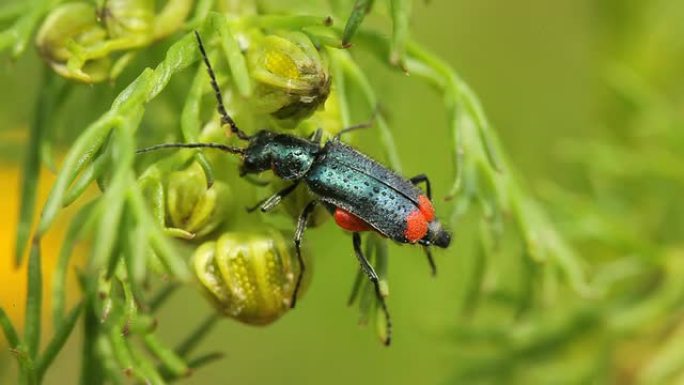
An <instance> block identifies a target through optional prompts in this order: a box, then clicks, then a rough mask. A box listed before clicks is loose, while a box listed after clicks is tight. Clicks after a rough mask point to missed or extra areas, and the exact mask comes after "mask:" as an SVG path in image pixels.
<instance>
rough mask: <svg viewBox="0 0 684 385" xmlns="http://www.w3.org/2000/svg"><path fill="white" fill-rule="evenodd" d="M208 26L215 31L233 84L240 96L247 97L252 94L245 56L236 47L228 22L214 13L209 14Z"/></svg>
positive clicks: (222, 16)
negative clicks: (211, 26) (226, 60)
mask: <svg viewBox="0 0 684 385" xmlns="http://www.w3.org/2000/svg"><path fill="white" fill-rule="evenodd" d="M210 18H211V19H210V20H211V23H210V25H213V27H214V28H215V30H216V33H217V35H218V38H219V40H220V41H221V47H222V48H223V53H224V54H225V55H226V59H228V66H229V67H230V73H231V74H232V75H233V82H234V83H235V86H236V87H237V89H238V92H239V93H240V95H242V96H244V97H249V96H250V95H251V94H252V82H251V80H250V78H249V71H248V70H247V62H246V60H245V56H244V55H243V54H242V51H241V50H240V47H239V46H238V43H237V40H235V36H234V35H233V33H232V31H231V30H230V26H229V25H228V21H227V19H226V17H225V16H224V15H221V14H219V13H216V12H212V13H211V14H210Z"/></svg>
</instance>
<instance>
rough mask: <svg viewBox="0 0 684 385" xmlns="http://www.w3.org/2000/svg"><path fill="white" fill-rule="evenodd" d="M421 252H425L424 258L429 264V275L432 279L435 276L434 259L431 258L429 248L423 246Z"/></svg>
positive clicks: (435, 266)
mask: <svg viewBox="0 0 684 385" xmlns="http://www.w3.org/2000/svg"><path fill="white" fill-rule="evenodd" d="M423 250H424V251H425V256H427V260H428V263H429V264H430V273H431V274H432V276H433V277H434V276H436V275H437V265H436V264H435V260H434V258H432V251H430V247H429V246H423Z"/></svg>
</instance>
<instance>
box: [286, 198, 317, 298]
mask: <svg viewBox="0 0 684 385" xmlns="http://www.w3.org/2000/svg"><path fill="white" fill-rule="evenodd" d="M317 203H318V201H311V202H309V204H307V205H306V207H304V210H303V211H302V213H301V214H300V215H299V220H297V229H296V230H295V234H294V244H295V252H296V253H297V262H299V274H298V275H297V283H295V288H294V291H293V292H292V300H291V301H290V308H294V307H295V305H296V304H297V295H298V294H299V287H300V286H301V284H302V277H303V276H304V270H305V269H306V266H305V265H304V258H302V249H301V243H302V236H303V235H304V230H306V225H307V224H308V223H309V216H311V213H312V212H313V210H314V209H315V208H316V204H317Z"/></svg>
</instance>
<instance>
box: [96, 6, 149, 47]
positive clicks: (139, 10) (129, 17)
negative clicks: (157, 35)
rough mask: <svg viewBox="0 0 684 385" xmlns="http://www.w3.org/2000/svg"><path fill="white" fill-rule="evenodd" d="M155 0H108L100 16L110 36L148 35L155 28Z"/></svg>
mask: <svg viewBox="0 0 684 385" xmlns="http://www.w3.org/2000/svg"><path fill="white" fill-rule="evenodd" d="M154 8H155V0H107V1H106V2H104V4H103V7H102V9H101V10H100V12H99V14H100V18H101V19H102V21H103V22H104V25H105V26H106V27H107V32H109V37H110V38H120V37H128V36H138V37H141V38H142V37H147V36H151V35H152V33H153V30H154V17H155V12H154V11H155V9H154Z"/></svg>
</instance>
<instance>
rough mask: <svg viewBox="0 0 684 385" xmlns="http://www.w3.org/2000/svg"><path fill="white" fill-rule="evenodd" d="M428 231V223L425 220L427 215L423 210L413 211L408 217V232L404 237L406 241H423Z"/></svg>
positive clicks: (405, 232)
mask: <svg viewBox="0 0 684 385" xmlns="http://www.w3.org/2000/svg"><path fill="white" fill-rule="evenodd" d="M427 231H428V223H427V221H426V220H425V214H423V212H422V211H421V210H413V211H411V213H410V214H409V215H408V216H407V217H406V230H405V231H404V236H405V237H406V239H407V240H408V241H409V242H411V243H415V242H418V241H419V240H420V239H422V238H423V237H424V236H425V234H427Z"/></svg>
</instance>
